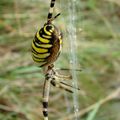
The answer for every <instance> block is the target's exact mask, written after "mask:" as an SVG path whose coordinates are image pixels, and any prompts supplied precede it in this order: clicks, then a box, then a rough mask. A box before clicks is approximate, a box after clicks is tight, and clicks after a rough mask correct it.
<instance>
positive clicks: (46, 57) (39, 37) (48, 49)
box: [32, 0, 73, 120]
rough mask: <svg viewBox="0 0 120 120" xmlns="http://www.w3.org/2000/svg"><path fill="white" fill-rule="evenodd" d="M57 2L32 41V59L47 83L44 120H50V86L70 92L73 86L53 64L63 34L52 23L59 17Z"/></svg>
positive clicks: (53, 0)
mask: <svg viewBox="0 0 120 120" xmlns="http://www.w3.org/2000/svg"><path fill="white" fill-rule="evenodd" d="M54 5H55V0H51V3H50V9H49V13H48V17H47V22H46V23H45V24H44V26H43V27H42V28H41V29H40V30H38V31H37V32H36V34H35V37H34V40H33V41H32V58H33V60H34V61H35V63H37V64H38V65H39V67H42V68H43V69H44V73H45V82H44V88H43V115H44V120H48V110H47V109H48V99H49V91H50V84H52V85H53V86H55V87H59V88H63V89H65V90H67V91H69V92H73V91H72V89H71V88H72V86H71V85H68V84H66V83H64V82H62V79H68V78H69V76H62V75H59V74H58V73H57V72H56V71H55V70H54V69H53V63H54V62H55V61H56V59H57V58H58V56H59V54H60V48H61V44H62V34H61V32H60V30H59V29H58V28H57V27H56V26H55V25H54V24H53V23H52V21H53V20H54V19H56V18H57V17H58V16H59V15H60V13H59V14H57V15H56V16H55V17H52V15H53V8H54Z"/></svg>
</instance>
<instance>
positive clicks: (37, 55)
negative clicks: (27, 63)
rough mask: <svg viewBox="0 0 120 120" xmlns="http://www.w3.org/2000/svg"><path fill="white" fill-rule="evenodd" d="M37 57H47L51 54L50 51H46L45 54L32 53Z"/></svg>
mask: <svg viewBox="0 0 120 120" xmlns="http://www.w3.org/2000/svg"><path fill="white" fill-rule="evenodd" d="M32 54H33V55H34V56H35V57H39V58H42V59H46V58H47V57H48V56H50V53H44V54H34V53H32Z"/></svg>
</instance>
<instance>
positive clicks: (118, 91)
mask: <svg viewBox="0 0 120 120" xmlns="http://www.w3.org/2000/svg"><path fill="white" fill-rule="evenodd" d="M119 96H120V88H118V89H116V90H115V91H114V92H113V93H111V94H110V95H108V96H107V97H105V98H104V99H102V100H100V101H98V102H96V103H95V104H93V105H91V106H89V107H87V108H85V109H83V110H81V111H80V112H78V116H79V117H81V116H83V115H85V114H86V113H88V112H89V111H91V110H92V109H94V108H95V106H96V104H98V103H99V104H100V106H102V105H103V104H105V103H106V102H109V101H111V100H113V99H116V98H117V97H119ZM73 118H74V114H70V115H68V116H65V117H63V118H61V119H59V120H69V119H73Z"/></svg>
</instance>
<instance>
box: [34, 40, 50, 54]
mask: <svg viewBox="0 0 120 120" xmlns="http://www.w3.org/2000/svg"><path fill="white" fill-rule="evenodd" d="M32 47H33V49H34V50H35V51H36V52H37V53H46V52H48V49H44V48H37V47H36V46H35V44H34V43H33V42H32Z"/></svg>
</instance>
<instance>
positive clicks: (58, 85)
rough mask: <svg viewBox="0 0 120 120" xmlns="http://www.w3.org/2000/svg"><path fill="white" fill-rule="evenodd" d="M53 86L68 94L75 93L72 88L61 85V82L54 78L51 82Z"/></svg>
mask: <svg viewBox="0 0 120 120" xmlns="http://www.w3.org/2000/svg"><path fill="white" fill-rule="evenodd" d="M51 84H52V85H53V86H55V87H57V88H61V89H63V90H66V91H68V92H70V93H73V89H72V87H71V86H69V85H66V84H63V83H61V82H60V81H59V79H58V78H56V77H54V78H53V79H52V80H51Z"/></svg>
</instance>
